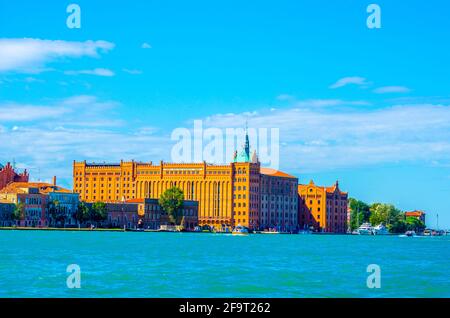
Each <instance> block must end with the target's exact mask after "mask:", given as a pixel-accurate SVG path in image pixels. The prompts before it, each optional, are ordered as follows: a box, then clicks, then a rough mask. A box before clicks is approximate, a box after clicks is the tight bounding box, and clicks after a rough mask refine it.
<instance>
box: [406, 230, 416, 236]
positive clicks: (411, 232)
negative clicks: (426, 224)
mask: <svg viewBox="0 0 450 318" xmlns="http://www.w3.org/2000/svg"><path fill="white" fill-rule="evenodd" d="M405 235H406V236H409V237H413V236H417V235H416V232H415V231H406V233H405Z"/></svg>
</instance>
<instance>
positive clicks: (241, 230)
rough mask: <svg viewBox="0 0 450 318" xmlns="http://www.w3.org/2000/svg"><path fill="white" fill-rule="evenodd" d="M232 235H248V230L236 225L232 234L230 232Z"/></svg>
mask: <svg viewBox="0 0 450 318" xmlns="http://www.w3.org/2000/svg"><path fill="white" fill-rule="evenodd" d="M231 234H233V235H248V230H247V228H246V227H244V226H242V225H240V224H239V225H238V226H236V227H235V228H234V229H233V232H231Z"/></svg>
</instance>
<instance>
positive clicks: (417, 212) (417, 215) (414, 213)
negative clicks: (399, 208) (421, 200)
mask: <svg viewBox="0 0 450 318" xmlns="http://www.w3.org/2000/svg"><path fill="white" fill-rule="evenodd" d="M425 215H426V213H425V212H423V211H420V210H414V211H410V212H405V217H413V218H416V219H418V220H420V221H422V222H423V223H424V224H425Z"/></svg>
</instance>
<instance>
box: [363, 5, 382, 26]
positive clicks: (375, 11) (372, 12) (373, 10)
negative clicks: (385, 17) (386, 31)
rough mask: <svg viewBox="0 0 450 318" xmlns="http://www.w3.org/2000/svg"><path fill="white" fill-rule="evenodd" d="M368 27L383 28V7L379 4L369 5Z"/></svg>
mask: <svg viewBox="0 0 450 318" xmlns="http://www.w3.org/2000/svg"><path fill="white" fill-rule="evenodd" d="M367 13H369V16H368V17H367V21H366V24H367V27H368V28H369V29H381V7H380V6H379V5H378V4H375V3H372V4H370V5H369V6H368V7H367Z"/></svg>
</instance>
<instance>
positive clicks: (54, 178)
mask: <svg viewBox="0 0 450 318" xmlns="http://www.w3.org/2000/svg"><path fill="white" fill-rule="evenodd" d="M52 184H53V185H54V186H56V176H53V178H52Z"/></svg>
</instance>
